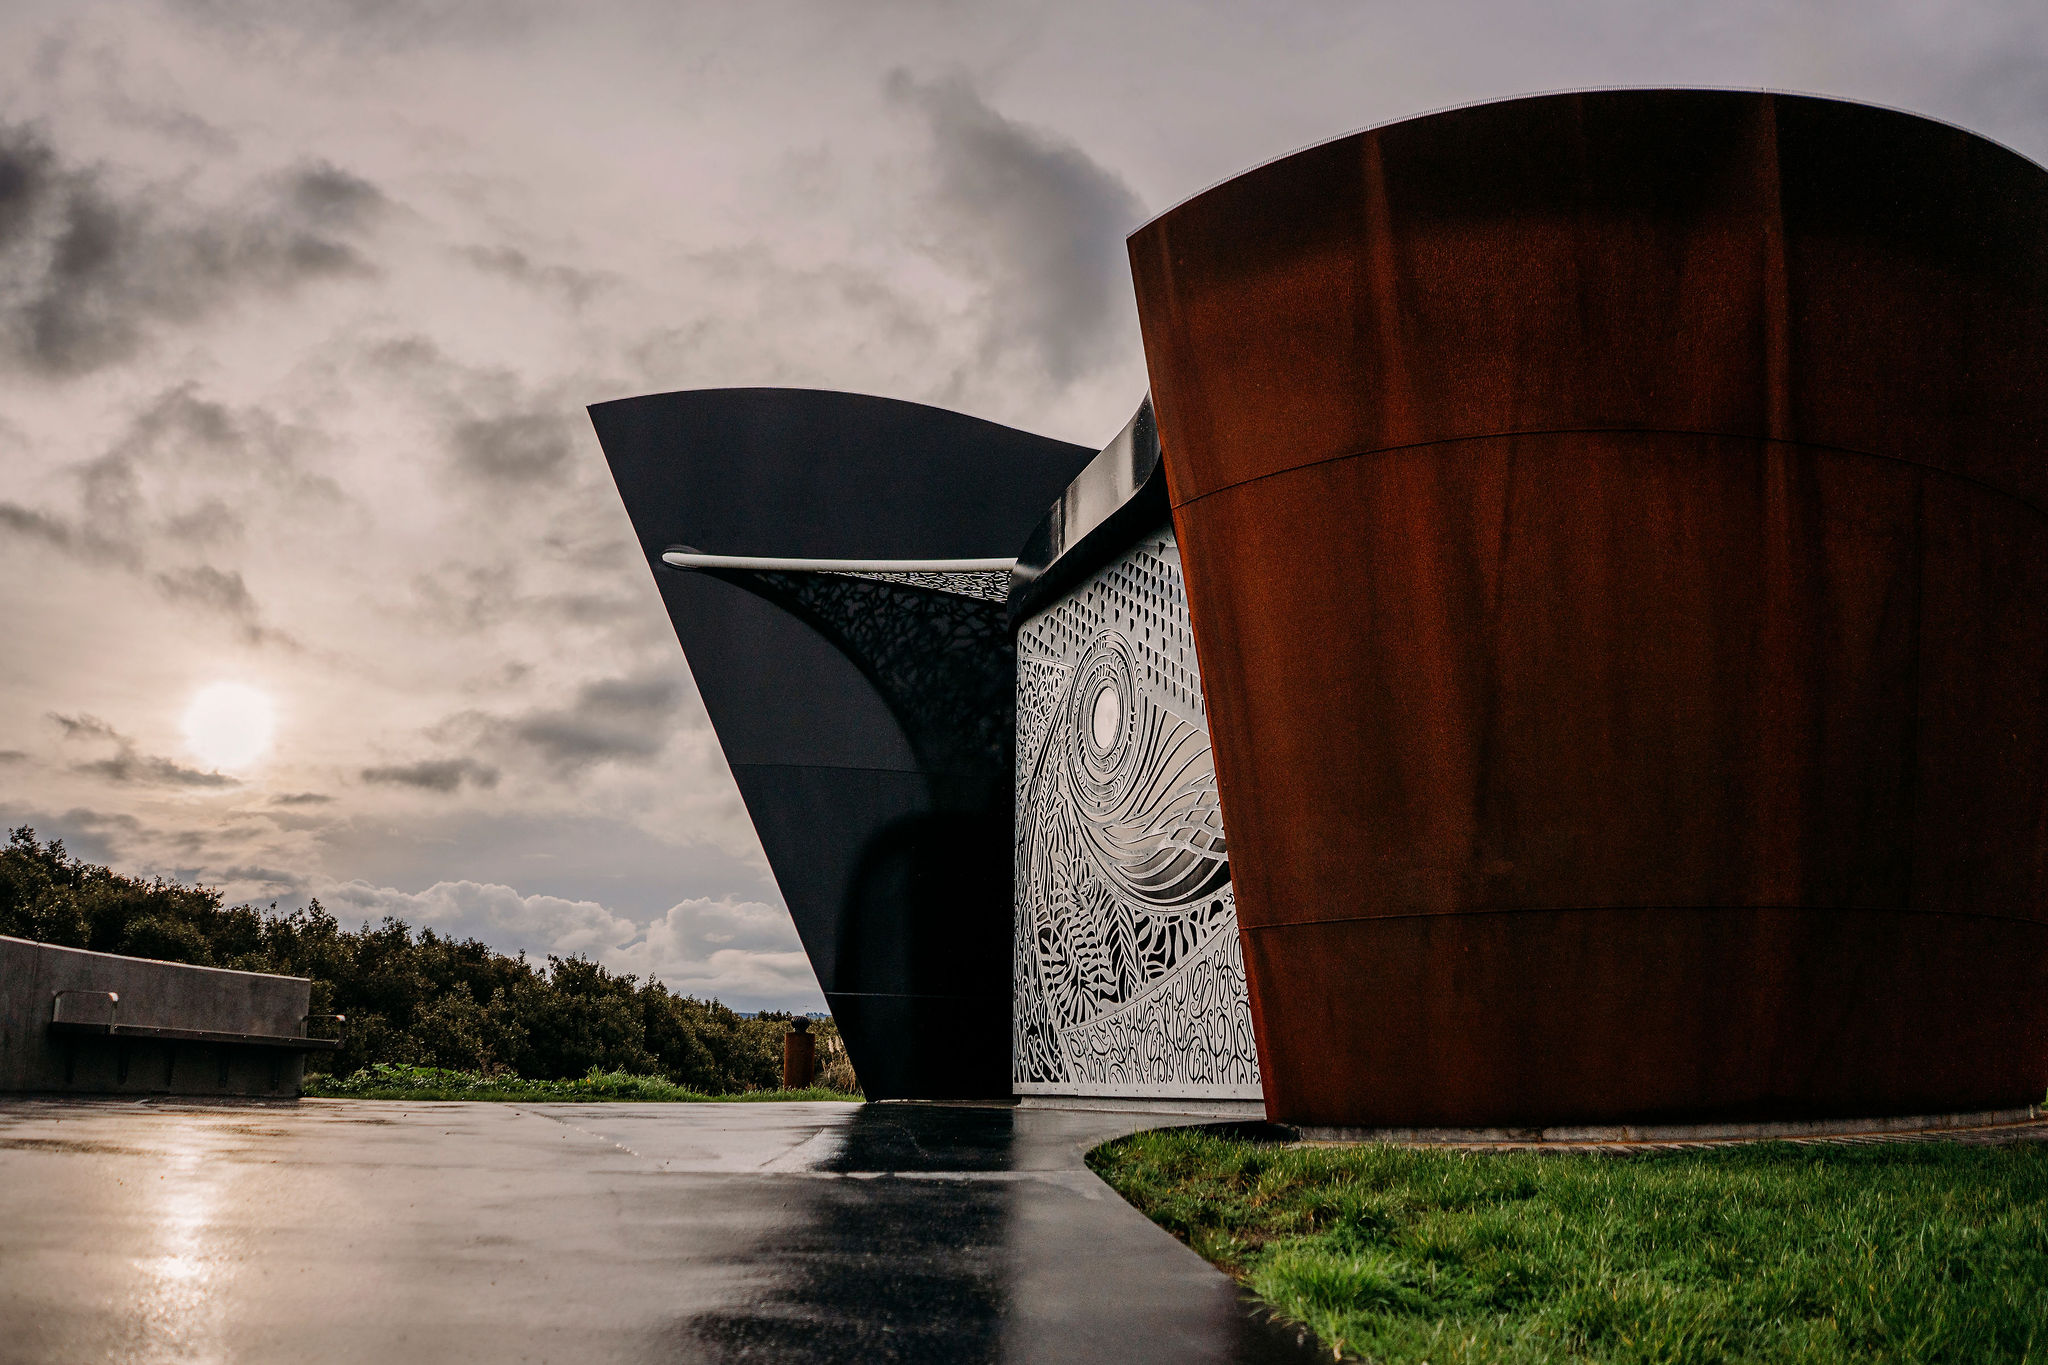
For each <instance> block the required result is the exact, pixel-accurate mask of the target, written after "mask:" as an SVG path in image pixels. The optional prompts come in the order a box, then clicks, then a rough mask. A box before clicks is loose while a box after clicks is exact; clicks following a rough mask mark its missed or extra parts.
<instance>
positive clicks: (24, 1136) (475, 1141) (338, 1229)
mask: <svg viewBox="0 0 2048 1365" xmlns="http://www.w3.org/2000/svg"><path fill="white" fill-rule="evenodd" d="M1175 1121H1176V1120H1174V1119H1171V1118H1166V1117H1162V1116H1159V1115H1134V1114H1117V1113H1099V1112H1081V1111H1050V1110H1017V1109H1010V1108H1006V1107H989V1108H969V1107H950V1106H935V1105H910V1104H884V1105H867V1106H859V1107H856V1106H852V1105H843V1104H697V1105H693V1104H674V1105H658V1104H594V1105H568V1104H542V1105H505V1104H459V1103H445V1104H404V1103H396V1102H381V1101H347V1100H303V1101H299V1102H298V1103H296V1104H261V1103H250V1104H232V1103H219V1104H214V1103H193V1102H185V1101H176V1100H155V1101H149V1102H143V1103H135V1102H124V1101H114V1100H108V1101H79V1100H27V1099H7V1100H0V1361H9V1362H12V1361H36V1362H45V1361H49V1362H60V1361H61V1362H75V1361H79V1362H82V1361H121V1362H130V1361H134V1362H155V1361H165V1362H168V1361H180V1362H182V1361H194V1362H197V1361H208V1362H211V1361H265V1362H268V1361H290V1362H293V1363H294V1365H304V1363H308V1362H324V1361H336V1362H344V1361H345V1362H358V1361H365V1362H376V1363H377V1365H397V1363H398V1362H406V1361H433V1362H466V1361H492V1362H509V1361H601V1362H610V1361H632V1362H663V1361H706V1362H724V1361H789V1362H825V1361H835V1362H836V1361H860V1362H891V1361H902V1362H913V1361H914V1362H976V1361H1017V1362H1030V1361H1060V1362H1075V1363H1076V1365H1080V1363H1083V1362H1095V1361H1104V1362H1116V1365H1138V1363H1139V1362H1150V1361H1175V1362H1182V1361H1185V1362H1226V1361H1242V1362H1261V1363H1263V1362H1293V1361H1307V1360H1311V1359H1323V1358H1325V1357H1324V1356H1323V1355H1322V1353H1320V1352H1318V1351H1316V1350H1315V1349H1314V1348H1313V1345H1312V1344H1311V1343H1306V1342H1303V1341H1301V1340H1299V1339H1298V1338H1297V1336H1296V1335H1295V1334H1294V1333H1292V1332H1290V1331H1286V1330H1283V1329H1280V1328H1277V1327H1273V1326H1271V1325H1269V1324H1266V1323H1264V1322H1263V1321H1262V1320H1261V1319H1260V1318H1259V1317H1258V1315H1257V1314H1256V1313H1254V1312H1253V1311H1251V1308H1250V1306H1249V1304H1248V1303H1247V1302H1246V1301H1245V1300H1244V1299H1243V1298H1242V1296H1241V1295H1240V1293H1239V1291H1238V1290H1237V1289H1236V1287H1235V1286H1234V1285H1233V1284H1232V1283H1231V1282H1230V1281H1229V1280H1228V1279H1226V1278H1225V1277H1224V1276H1223V1275H1221V1274H1219V1273H1218V1272H1217V1271H1215V1270H1214V1269H1213V1268H1212V1267H1210V1266H1209V1265H1208V1264H1207V1263H1205V1262H1204V1261H1202V1260H1201V1259H1200V1258H1199V1257H1197V1256H1196V1255H1195V1254H1194V1253H1193V1252H1191V1251H1189V1250H1188V1249H1187V1248H1185V1247H1183V1246H1182V1245H1181V1244H1180V1243H1178V1242H1176V1241H1175V1240H1174V1239H1173V1238H1172V1237H1170V1236H1168V1235H1167V1234H1166V1233H1164V1232H1162V1231H1160V1230H1159V1229H1158V1228H1156V1227H1154V1226H1153V1225H1152V1223H1151V1222H1149V1221H1148V1220H1147V1219H1146V1218H1145V1217H1144V1216H1143V1215H1141V1214H1139V1213H1138V1212H1137V1211H1136V1210H1134V1209H1132V1208H1131V1207H1130V1206H1129V1205H1127V1204H1125V1203H1124V1202H1123V1200H1121V1199H1120V1198H1118V1197H1117V1195H1116V1194H1115V1192H1114V1191H1112V1190H1110V1189H1109V1188H1108V1187H1107V1186H1106V1185H1104V1184H1103V1183H1102V1182H1101V1181H1099V1180H1098V1179H1096V1177H1095V1176H1094V1175H1093V1174H1091V1173H1090V1172H1089V1171H1088V1170H1087V1168H1086V1166H1085V1165H1084V1164H1083V1161H1082V1153H1083V1152H1084V1151H1086V1149H1087V1148H1089V1147H1091V1146H1093V1145H1094V1144H1095V1143H1097V1142H1100V1141H1103V1140H1105V1139H1107V1138H1110V1137H1114V1136H1117V1135H1120V1134H1122V1133H1126V1132H1130V1131H1133V1130H1135V1129H1137V1128H1141V1127H1158V1126H1162V1125H1164V1124H1169V1123H1172V1122H1175Z"/></svg>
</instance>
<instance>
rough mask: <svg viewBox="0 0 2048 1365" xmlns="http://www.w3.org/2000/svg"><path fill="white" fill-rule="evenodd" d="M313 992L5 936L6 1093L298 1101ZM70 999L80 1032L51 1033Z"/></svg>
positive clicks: (2, 1023) (263, 977)
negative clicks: (303, 1043)
mask: <svg viewBox="0 0 2048 1365" xmlns="http://www.w3.org/2000/svg"><path fill="white" fill-rule="evenodd" d="M312 989H313V983H312V982H311V981H310V980H308V979H307V978H305V977H299V976H279V975H275V974H272V973H268V972H246V971H237V970H234V969H231V968H224V967H200V966H193V965H190V964H187V963H180V962H160V961H156V960H154V959H151V958H140V957H125V956H122V955H120V954H116V953H96V952H90V951H87V950H85V949H82V948H64V947H59V946H57V945H55V944H49V943H36V942H33V941H31V940H28V939H19V938H8V937H4V936H0V1092H13V1093H41V1094H52V1095H93V1094H118V1095H152V1094H157V1095H166V1094H175V1095H233V1096H263V1095H271V1096H293V1095H296V1094H297V1093H298V1090H299V1086H300V1083H301V1081H302V1079H303V1077H304V1072H305V1056H304V1050H302V1049H300V1048H298V1047H296V1046H295V1043H296V1041H298V1040H304V1039H305V1035H306V1025H307V1014H308V1009H309V1007H310V1004H311V1000H312ZM60 997H68V1003H69V1004H71V1005H72V1006H73V1008H72V1009H70V1010H68V1011H66V1014H67V1017H70V1018H73V1019H75V1020H76V1021H78V1026H77V1027H74V1028H73V1029H72V1031H69V1032H60V1031H58V1030H54V1029H52V1027H51V1024H52V1021H53V1019H55V1018H56V1017H57V1014H58V1010H59V1004H58V1001H59V998H60ZM95 1029H97V1030H99V1032H95V1031H94V1030H95ZM131 1029H132V1030H134V1032H132V1033H131V1032H126V1030H131ZM327 1046H332V1045H331V1044H328V1045H327Z"/></svg>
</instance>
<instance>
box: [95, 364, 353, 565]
mask: <svg viewBox="0 0 2048 1365" xmlns="http://www.w3.org/2000/svg"><path fill="white" fill-rule="evenodd" d="M315 441H316V437H315V435H314V434H313V433H311V432H309V431H306V430H304V429H302V428H299V427H296V426H293V425H292V424H290V423H287V422H282V421H280V420H278V418H276V417H275V416H273V415H272V414H271V413H269V412H267V411H265V410H264V409H262V408H260V407H229V406H228V405H227V404H224V403H219V402H215V401H213V400H211V399H208V398H205V397H203V396H202V395H201V394H200V392H199V390H198V388H197V386H195V385H192V384H180V385H177V386H176V387H174V388H170V389H166V390H164V391H163V392H161V393H159V394H157V395H156V397H155V398H153V399H151V400H150V402H149V403H148V404H147V405H146V406H145V407H143V408H142V410H141V411H140V412H138V413H137V414H136V415H135V417H134V418H133V419H132V420H131V421H130V422H129V424H128V426H127V428H126V429H125V430H124V431H123V432H122V433H121V435H120V437H119V438H118V439H117V440H116V441H115V442H114V443H113V444H112V445H111V446H110V447H109V448H108V449H107V450H106V451H105V452H104V453H102V454H100V455H98V456H96V457H95V458H93V459H91V460H88V461H86V462H85V463H84V464H82V465H79V466H78V467H77V469H76V474H77V477H78V479H79V482H80V484H81V486H82V488H83V490H84V494H85V509H86V512H87V514H88V520H89V522H90V524H92V525H93V526H95V527H106V528H119V530H120V531H121V532H122V534H123V536H124V537H126V538H128V539H133V538H136V537H138V536H140V535H141V534H142V533H144V532H150V531H154V532H161V533H163V534H165V535H168V536H171V537H172V538H174V539H178V540H182V541H187V542H196V543H205V542H208V541H218V540H232V539H234V538H235V537H237V536H238V535H240V533H241V531H242V514H241V512H240V511H238V510H237V508H236V507H235V506H233V505H230V503H229V502H228V501H227V500H226V499H225V498H224V497H223V496H222V491H223V490H221V489H220V485H222V484H226V485H227V486H228V489H227V490H226V491H231V492H232V494H233V495H234V497H235V500H236V502H238V503H241V504H243V505H247V504H248V503H249V502H250V495H251V494H252V493H253V492H254V491H256V490H258V489H260V490H262V491H263V492H265V493H267V494H268V495H270V496H271V497H272V498H274V499H277V500H279V501H281V502H284V503H287V504H292V503H296V504H301V505H305V504H320V505H323V506H324V507H332V506H333V505H334V504H336V503H339V502H341V501H342V500H343V495H342V492H341V489H340V488H339V486H337V485H336V484H335V482H334V481H333V480H332V479H330V478H328V477H326V476H325V475H323V474H319V473H316V472H314V471H313V470H312V469H310V468H308V467H307V464H306V462H305V460H304V459H303V458H302V457H303V455H304V453H305V451H306V449H307V447H308V446H309V445H311V444H313V443H314V442H315ZM171 475H177V476H194V477H196V478H199V479H203V480H205V481H207V484H206V488H207V491H205V492H202V493H201V494H200V495H199V496H198V499H197V500H196V501H194V502H190V503H187V504H185V505H182V506H180V505H174V504H172V503H171V502H170V501H168V500H167V498H166V496H165V494H164V492H163V490H162V489H157V490H154V491H152V490H151V488H150V487H149V484H150V480H151V477H152V476H164V477H168V476H171ZM160 481H161V480H160ZM177 482H179V483H180V484H186V483H189V482H191V479H190V478H186V477H180V478H179V479H178V480H177Z"/></svg>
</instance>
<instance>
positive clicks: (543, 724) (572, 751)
mask: <svg viewBox="0 0 2048 1365" xmlns="http://www.w3.org/2000/svg"><path fill="white" fill-rule="evenodd" d="M681 699H682V689H681V687H679V686H678V685H677V684H676V682H675V681H674V680H673V679H671V678H666V677H648V678H615V679H606V680H604V681H600V682H594V683H588V684H586V685H585V686H584V687H583V688H581V689H580V690H579V691H578V692H577V694H576V701H575V703H574V704H573V705H571V706H567V707H563V708H560V709H556V710H546V711H536V712H533V713H531V714H529V715H526V716H524V717H521V718H519V719H517V720H514V721H512V722H511V723H510V726H509V729H508V733H509V734H510V735H511V736H512V738H514V739H516V740H518V741H519V742H520V743H522V744H525V745H527V746H529V747H531V748H532V749H533V750H535V751H536V752H537V753H539V754H540V755H541V757H542V758H543V759H545V760H546V762H547V764H548V766H549V767H550V768H552V769H554V770H556V771H557V772H573V771H579V770H581V769H584V768H588V767H591V766H592V765H594V764H598V763H604V762H607V761H611V760H624V761H628V762H631V761H645V760H647V759H651V758H653V757H654V756H655V755H657V754H659V753H660V752H661V750H662V747H663V746H664V745H665V744H666V743H667V742H668V737H669V730H670V728H671V727H670V726H669V725H668V724H667V723H666V722H667V721H668V719H669V717H670V716H671V715H672V714H673V713H674V711H675V709H676V706H677V703H678V702H680V701H681Z"/></svg>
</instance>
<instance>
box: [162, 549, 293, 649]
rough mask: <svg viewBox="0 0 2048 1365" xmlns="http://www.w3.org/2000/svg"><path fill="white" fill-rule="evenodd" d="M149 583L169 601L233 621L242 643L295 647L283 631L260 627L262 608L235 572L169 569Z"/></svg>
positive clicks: (201, 567) (206, 568) (207, 567)
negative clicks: (152, 583)
mask: <svg viewBox="0 0 2048 1365" xmlns="http://www.w3.org/2000/svg"><path fill="white" fill-rule="evenodd" d="M150 580H151V581H152V582H154V583H155V584H156V587H157V591H159V592H161V593H162V594H163V595H164V596H165V597H168V598H169V599H170V600H171V601H173V602H186V603H190V604H192V605H194V606H197V607H200V608H202V609H203V610H206V611H209V612H212V613H215V614H216V615H220V616H225V617H227V618H228V619H229V620H230V621H233V622H234V623H235V625H236V627H237V629H238V630H239V631H240V633H241V636H242V638H243V639H244V640H247V641H248V642H249V643H250V644H252V645H260V644H280V645H284V646H286V647H287V648H297V644H298V642H297V641H295V640H293V639H292V638H291V637H290V636H289V635H286V634H285V633H284V632H283V631H279V630H273V629H271V628H270V627H269V626H266V625H264V624H263V612H262V609H261V608H259V607H258V606H257V605H256V599H255V598H254V597H253V596H251V595H250V592H249V587H248V585H247V584H246V583H244V582H243V581H242V575H241V573H240V572H239V571H224V570H221V569H216V568H214V567H213V566H212V565H211V564H198V565H194V566H192V567H190V568H184V569H171V570H167V571H165V572H162V573H155V574H151V575H150Z"/></svg>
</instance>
